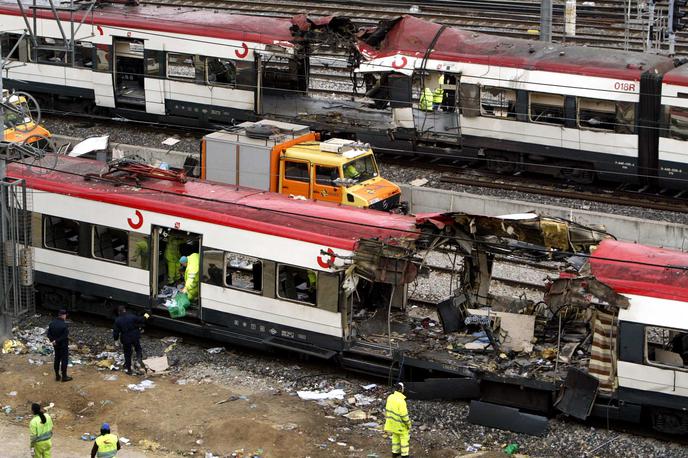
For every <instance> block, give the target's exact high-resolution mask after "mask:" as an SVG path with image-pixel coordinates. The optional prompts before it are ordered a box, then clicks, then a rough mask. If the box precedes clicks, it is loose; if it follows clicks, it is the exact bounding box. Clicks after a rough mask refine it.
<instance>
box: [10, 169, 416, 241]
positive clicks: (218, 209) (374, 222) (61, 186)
mask: <svg viewBox="0 0 688 458" xmlns="http://www.w3.org/2000/svg"><path fill="white" fill-rule="evenodd" d="M104 166H105V164H104V163H103V162H100V161H95V160H91V159H80V158H70V157H65V156H60V159H59V161H58V164H57V166H56V168H55V170H51V171H49V172H47V173H43V172H44V170H38V169H35V168H34V169H32V168H30V167H28V166H25V165H23V164H16V163H15V164H10V165H9V167H8V170H7V175H8V176H10V177H13V178H19V179H21V178H23V179H25V180H26V183H27V187H28V188H30V189H35V190H41V191H46V192H51V193H56V194H63V195H68V196H74V197H78V198H82V199H88V200H95V201H100V202H106V203H110V204H115V205H122V206H126V207H129V208H132V209H136V210H141V211H150V212H155V213H162V214H167V215H173V216H178V217H180V218H188V219H193V220H197V221H204V222H208V223H213V224H218V225H222V226H230V227H235V228H239V229H245V230H249V231H254V232H260V233H264V234H270V235H275V236H279V237H285V238H290V239H295V240H301V241H305V242H311V243H316V244H321V245H323V246H324V247H331V248H340V249H347V250H353V249H354V248H355V246H356V244H357V242H358V241H359V240H361V239H373V238H378V239H380V240H386V241H388V242H389V243H395V241H398V239H399V238H405V239H414V238H416V237H417V236H418V235H419V231H418V230H417V229H416V219H415V218H414V217H411V216H405V215H398V214H391V213H385V212H381V211H377V210H367V209H358V208H353V207H348V206H343V205H339V204H333V203H329V202H318V201H314V200H297V199H291V198H289V197H288V196H285V195H282V194H277V193H271V192H264V191H260V190H256V189H251V188H237V187H235V186H229V185H224V184H218V183H212V182H207V181H200V180H189V181H187V182H186V183H180V182H177V181H167V180H159V179H143V181H142V183H141V188H136V187H134V186H129V185H124V186H122V185H120V186H116V185H115V184H114V183H112V182H107V181H102V180H88V181H87V180H86V179H85V178H84V175H85V174H88V173H95V174H98V173H99V172H100V171H102V170H103V169H104Z"/></svg>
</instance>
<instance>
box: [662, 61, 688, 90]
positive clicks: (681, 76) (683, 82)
mask: <svg viewBox="0 0 688 458" xmlns="http://www.w3.org/2000/svg"><path fill="white" fill-rule="evenodd" d="M662 83H664V84H674V85H676V86H688V64H683V65H681V66H679V67H676V68H675V69H673V70H671V71H668V72H666V74H665V75H664V78H663V79H662Z"/></svg>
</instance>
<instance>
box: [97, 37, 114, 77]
mask: <svg viewBox="0 0 688 458" xmlns="http://www.w3.org/2000/svg"><path fill="white" fill-rule="evenodd" d="M110 48H111V47H110V45H103V44H97V45H96V71H97V72H109V71H110V58H111V56H112V53H111V52H110Z"/></svg>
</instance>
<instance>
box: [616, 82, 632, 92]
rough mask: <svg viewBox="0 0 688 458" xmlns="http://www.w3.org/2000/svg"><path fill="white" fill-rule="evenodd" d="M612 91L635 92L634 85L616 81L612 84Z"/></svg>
mask: <svg viewBox="0 0 688 458" xmlns="http://www.w3.org/2000/svg"><path fill="white" fill-rule="evenodd" d="M614 90H615V91H626V92H635V83H629V82H628V81H617V82H616V83H614Z"/></svg>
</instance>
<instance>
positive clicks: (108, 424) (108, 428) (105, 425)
mask: <svg viewBox="0 0 688 458" xmlns="http://www.w3.org/2000/svg"><path fill="white" fill-rule="evenodd" d="M100 429H106V430H108V431H110V423H103V426H101V427H100Z"/></svg>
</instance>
